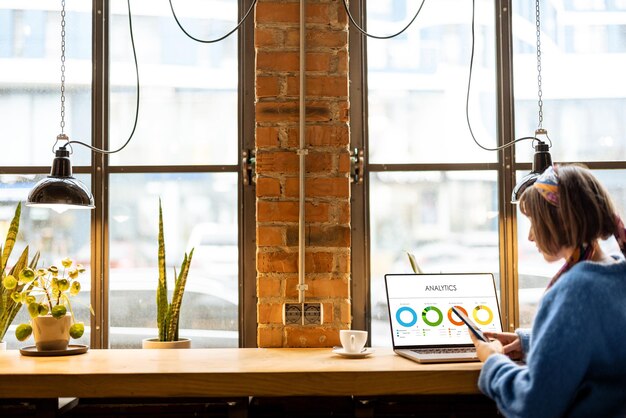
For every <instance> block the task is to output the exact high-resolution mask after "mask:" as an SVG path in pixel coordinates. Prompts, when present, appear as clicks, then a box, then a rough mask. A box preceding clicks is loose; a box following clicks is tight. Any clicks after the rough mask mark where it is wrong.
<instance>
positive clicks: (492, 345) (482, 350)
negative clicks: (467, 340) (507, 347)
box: [469, 331, 504, 363]
mask: <svg viewBox="0 0 626 418" xmlns="http://www.w3.org/2000/svg"><path fill="white" fill-rule="evenodd" d="M469 335H470V337H471V338H472V342H474V346H475V347H476V355H477V356H478V359H479V360H480V361H482V362H483V363H484V362H485V361H487V359H488V358H489V356H490V355H492V354H502V353H503V352H504V349H503V347H502V343H501V342H500V341H498V340H491V341H490V342H488V343H486V342H484V341H480V340H479V339H478V338H476V336H475V335H474V333H473V332H471V331H470V333H469Z"/></svg>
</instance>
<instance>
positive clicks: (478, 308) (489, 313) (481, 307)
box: [472, 305, 493, 325]
mask: <svg viewBox="0 0 626 418" xmlns="http://www.w3.org/2000/svg"><path fill="white" fill-rule="evenodd" d="M481 310H484V311H485V312H487V319H484V320H483V319H480V318H479V317H478V312H479V311H481ZM472 316H473V317H474V320H475V321H476V322H478V323H479V324H480V325H489V324H490V323H491V321H492V320H493V311H492V310H491V309H490V308H489V307H488V306H485V305H478V306H476V307H475V308H474V310H473V311H472Z"/></svg>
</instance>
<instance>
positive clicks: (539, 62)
mask: <svg viewBox="0 0 626 418" xmlns="http://www.w3.org/2000/svg"><path fill="white" fill-rule="evenodd" d="M475 15H476V0H472V25H471V28H472V48H471V52H470V65H469V76H468V79H467V94H466V96H465V119H466V120H467V128H468V129H469V132H470V135H471V136H472V139H473V140H474V142H475V143H476V145H478V146H479V147H480V148H482V149H484V150H485V151H500V150H503V149H505V148H509V147H511V146H513V145H514V144H516V143H518V142H521V141H525V140H529V139H530V140H532V141H533V143H534V142H535V141H539V142H543V141H541V140H540V139H539V138H537V137H536V136H524V137H521V138H517V139H515V140H513V141H510V142H507V143H506V144H504V145H500V146H498V147H495V148H489V147H485V146H484V145H482V144H480V143H479V142H478V140H477V139H476V136H475V135H474V131H473V130H472V124H471V122H470V117H469V98H470V89H471V86H472V72H473V69H474V45H475V43H476V42H475V26H476V16H475ZM539 22H540V21H539V0H537V6H536V26H537V72H538V76H537V81H538V87H539V93H538V94H539V129H538V130H537V131H535V135H537V133H538V132H539V131H542V132H541V133H543V134H544V135H546V138H547V140H548V141H549V142H550V145H549V146H550V147H552V140H551V139H550V138H549V137H548V134H547V132H545V131H543V130H542V129H541V124H542V122H543V101H542V100H541V96H542V91H541V40H540V37H539V33H540V26H539Z"/></svg>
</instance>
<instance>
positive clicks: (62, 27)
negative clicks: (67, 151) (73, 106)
mask: <svg viewBox="0 0 626 418" xmlns="http://www.w3.org/2000/svg"><path fill="white" fill-rule="evenodd" d="M64 129H65V0H61V134H63V131H64Z"/></svg>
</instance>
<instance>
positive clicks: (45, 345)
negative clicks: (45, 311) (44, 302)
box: [32, 315, 72, 351]
mask: <svg viewBox="0 0 626 418" xmlns="http://www.w3.org/2000/svg"><path fill="white" fill-rule="evenodd" d="M32 324H33V337H34V338H35V345H36V346H37V351H53V350H67V345H68V343H69V342H70V327H71V326H72V316H71V315H65V316H64V317H63V318H59V319H57V318H54V317H53V316H52V315H46V316H38V317H36V318H33V319H32Z"/></svg>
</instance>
